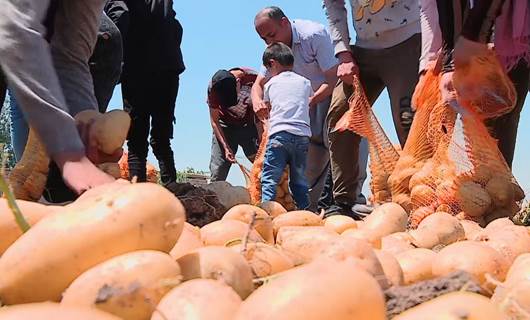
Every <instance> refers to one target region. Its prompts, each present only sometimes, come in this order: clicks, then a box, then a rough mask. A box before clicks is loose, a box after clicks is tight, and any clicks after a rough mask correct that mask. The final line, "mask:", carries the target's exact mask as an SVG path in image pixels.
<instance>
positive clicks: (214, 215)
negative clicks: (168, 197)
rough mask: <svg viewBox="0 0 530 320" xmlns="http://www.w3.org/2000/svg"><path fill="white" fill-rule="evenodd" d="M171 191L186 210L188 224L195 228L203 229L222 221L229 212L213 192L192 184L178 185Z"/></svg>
mask: <svg viewBox="0 0 530 320" xmlns="http://www.w3.org/2000/svg"><path fill="white" fill-rule="evenodd" d="M171 191H173V193H174V194H175V196H176V197H177V198H178V199H179V200H180V201H181V202H182V205H184V208H186V222H188V223H190V224H192V225H194V226H197V227H202V226H204V225H207V224H208V223H210V222H213V221H217V220H220V219H221V218H222V217H223V214H225V212H226V211H227V208H225V207H224V206H223V205H222V204H221V203H220V202H219V199H218V198H217V195H216V194H215V193H214V192H213V191H209V190H206V189H203V188H201V187H199V186H194V185H192V184H191V183H177V184H176V185H175V186H174V188H172V190H171Z"/></svg>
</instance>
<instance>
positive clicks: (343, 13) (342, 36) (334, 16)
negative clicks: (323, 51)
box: [324, 0, 359, 84]
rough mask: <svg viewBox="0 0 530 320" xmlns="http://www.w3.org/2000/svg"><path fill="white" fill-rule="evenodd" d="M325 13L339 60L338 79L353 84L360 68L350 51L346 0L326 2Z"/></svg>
mask: <svg viewBox="0 0 530 320" xmlns="http://www.w3.org/2000/svg"><path fill="white" fill-rule="evenodd" d="M324 11H325V13H326V17H327V18H328V22H329V28H330V31H331V39H332V40H333V44H334V45H335V55H336V56H337V58H338V59H339V66H338V68H337V77H338V78H340V79H341V80H342V81H343V82H345V83H347V84H352V83H353V76H354V75H356V74H358V73H359V68H358V67H357V64H356V63H355V61H354V59H353V55H352V53H351V50H350V40H351V39H350V31H349V29H348V11H347V10H346V4H345V1H344V0H324Z"/></svg>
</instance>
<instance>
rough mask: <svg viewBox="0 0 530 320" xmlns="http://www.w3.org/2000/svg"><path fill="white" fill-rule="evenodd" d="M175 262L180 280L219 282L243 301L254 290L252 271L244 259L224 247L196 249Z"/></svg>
mask: <svg viewBox="0 0 530 320" xmlns="http://www.w3.org/2000/svg"><path fill="white" fill-rule="evenodd" d="M177 262H178V263H179V265H180V269H181V272H182V277H183V278H182V280H183V281H188V280H191V279H199V278H202V279H214V280H220V281H222V282H224V283H226V284H227V285H229V286H230V287H232V289H234V291H235V292H237V294H238V295H239V296H240V297H241V299H245V298H246V297H248V295H249V294H250V293H251V292H252V290H254V285H253V283H252V269H251V268H250V265H249V264H248V262H247V261H246V260H245V258H244V257H243V256H242V255H241V254H239V253H237V252H235V251H234V250H232V249H230V248H226V247H217V246H210V247H204V248H199V249H196V250H194V251H192V252H190V253H188V254H186V255H184V256H182V257H180V258H179V259H178V260H177Z"/></svg>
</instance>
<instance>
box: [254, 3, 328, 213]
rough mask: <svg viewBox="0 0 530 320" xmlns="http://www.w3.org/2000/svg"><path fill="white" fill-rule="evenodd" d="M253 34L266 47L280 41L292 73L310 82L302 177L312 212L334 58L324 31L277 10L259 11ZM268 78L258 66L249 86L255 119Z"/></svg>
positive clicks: (322, 167) (323, 156)
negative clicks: (286, 49)
mask: <svg viewBox="0 0 530 320" xmlns="http://www.w3.org/2000/svg"><path fill="white" fill-rule="evenodd" d="M254 25H255V27H256V31H257V33H258V34H259V35H260V37H261V38H262V39H263V40H264V41H265V43H267V44H271V43H274V42H281V43H283V44H285V45H287V46H288V47H290V48H291V50H292V52H293V56H294V65H293V72H295V73H297V74H299V75H301V76H303V77H305V78H307V79H308V80H309V81H310V82H311V86H312V89H313V91H314V95H313V96H312V97H311V99H310V101H309V107H310V111H309V114H310V119H311V133H312V135H311V143H310V146H309V153H308V162H307V170H306V175H307V179H308V182H309V193H310V195H309V197H310V203H311V205H310V206H309V209H310V210H313V211H316V210H317V205H318V199H319V197H320V195H321V194H322V190H323V188H324V184H325V182H326V177H327V174H328V171H329V151H328V142H327V140H328V139H327V133H326V132H327V128H326V127H325V119H326V115H327V112H328V109H329V104H330V102H331V94H332V92H333V88H334V87H335V84H336V82H337V76H336V66H337V63H338V61H337V59H336V58H335V56H334V53H333V44H332V42H331V37H330V35H329V33H328V32H327V30H326V28H325V27H324V26H323V25H321V24H319V23H316V22H312V21H307V20H289V19H288V18H287V17H286V16H285V14H284V13H283V12H282V10H281V9H280V8H278V7H267V8H265V9H263V10H261V11H260V12H259V13H258V14H257V15H256V18H255V20H254ZM269 78H270V74H268V72H267V70H266V68H264V67H262V69H261V70H260V74H259V75H258V77H257V79H256V82H255V83H254V86H253V87H252V104H253V106H254V111H255V113H256V115H257V116H258V118H259V119H261V120H262V119H263V118H264V115H266V114H267V105H266V103H264V101H263V88H264V86H265V83H266V82H267V81H268V79H269Z"/></svg>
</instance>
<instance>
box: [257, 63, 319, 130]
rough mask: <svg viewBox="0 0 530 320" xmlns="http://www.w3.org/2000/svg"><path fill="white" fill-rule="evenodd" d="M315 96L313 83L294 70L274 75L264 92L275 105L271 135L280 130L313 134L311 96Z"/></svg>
mask: <svg viewBox="0 0 530 320" xmlns="http://www.w3.org/2000/svg"><path fill="white" fill-rule="evenodd" d="M312 95H313V90H312V89H311V82H310V81H309V80H307V79H306V78H304V77H302V76H300V75H298V74H296V73H294V72H292V71H284V72H282V73H280V74H278V75H277V76H274V77H272V78H271V79H270V80H269V81H268V82H267V83H266V84H265V90H264V93H263V100H264V101H268V102H270V104H271V112H270V119H269V137H270V136H272V135H273V134H275V133H278V132H280V131H287V132H289V133H291V134H294V135H298V136H306V137H310V136H311V127H310V126H309V121H310V120H309V98H310V97H311V96H312Z"/></svg>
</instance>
